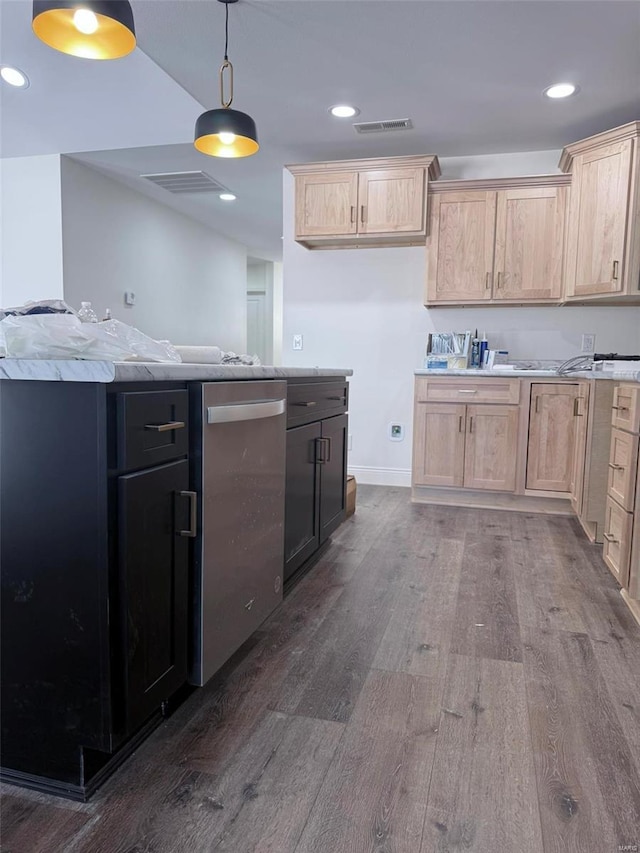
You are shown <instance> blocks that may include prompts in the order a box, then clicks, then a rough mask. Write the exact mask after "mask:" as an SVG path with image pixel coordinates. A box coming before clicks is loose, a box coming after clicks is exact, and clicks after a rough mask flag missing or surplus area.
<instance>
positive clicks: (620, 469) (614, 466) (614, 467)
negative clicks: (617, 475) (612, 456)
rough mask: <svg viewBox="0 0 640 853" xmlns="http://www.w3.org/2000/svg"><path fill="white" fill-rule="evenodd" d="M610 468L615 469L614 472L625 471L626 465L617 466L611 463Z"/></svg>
mask: <svg viewBox="0 0 640 853" xmlns="http://www.w3.org/2000/svg"><path fill="white" fill-rule="evenodd" d="M609 468H613V470H614V471H624V465H616V463H615V462H609Z"/></svg>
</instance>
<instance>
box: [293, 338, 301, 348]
mask: <svg viewBox="0 0 640 853" xmlns="http://www.w3.org/2000/svg"><path fill="white" fill-rule="evenodd" d="M293 348H294V349H302V335H294V336H293Z"/></svg>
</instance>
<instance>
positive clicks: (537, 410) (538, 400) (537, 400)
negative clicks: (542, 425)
mask: <svg viewBox="0 0 640 853" xmlns="http://www.w3.org/2000/svg"><path fill="white" fill-rule="evenodd" d="M575 411H576V409H575V404H574V407H573V413H574V414H575ZM539 412H540V397H536V415H537V414H539Z"/></svg>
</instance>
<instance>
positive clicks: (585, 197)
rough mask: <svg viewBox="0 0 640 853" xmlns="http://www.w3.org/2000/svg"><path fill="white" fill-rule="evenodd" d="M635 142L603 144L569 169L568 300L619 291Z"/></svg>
mask: <svg viewBox="0 0 640 853" xmlns="http://www.w3.org/2000/svg"><path fill="white" fill-rule="evenodd" d="M632 146H633V140H631V139H627V140H625V141H624V142H618V143H613V144H611V145H603V146H601V147H599V148H597V149H595V150H594V151H590V152H588V153H585V154H581V155H579V156H578V157H576V159H575V161H574V165H573V181H572V186H571V206H570V214H569V239H568V247H567V295H568V296H589V295H594V294H607V293H616V292H618V291H620V290H622V289H623V277H624V275H625V270H624V268H623V267H624V249H625V236H626V229H627V219H628V215H629V182H630V177H631V153H632Z"/></svg>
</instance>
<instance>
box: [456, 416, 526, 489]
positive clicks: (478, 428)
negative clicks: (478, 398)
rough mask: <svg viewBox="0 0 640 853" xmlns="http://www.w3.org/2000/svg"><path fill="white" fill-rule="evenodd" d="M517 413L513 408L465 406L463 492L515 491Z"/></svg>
mask: <svg viewBox="0 0 640 853" xmlns="http://www.w3.org/2000/svg"><path fill="white" fill-rule="evenodd" d="M519 411H520V410H519V408H518V407H517V406H467V435H466V442H465V451H464V486H465V488H468V489H490V490H491V491H501V492H512V491H513V490H514V489H515V486H516V460H517V453H516V450H517V445H518V417H519Z"/></svg>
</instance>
